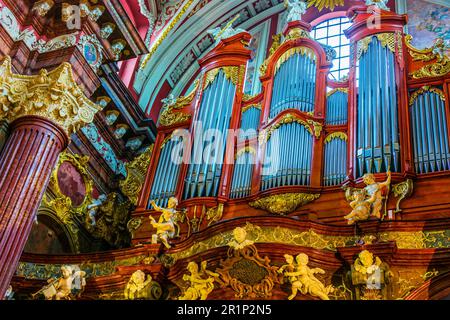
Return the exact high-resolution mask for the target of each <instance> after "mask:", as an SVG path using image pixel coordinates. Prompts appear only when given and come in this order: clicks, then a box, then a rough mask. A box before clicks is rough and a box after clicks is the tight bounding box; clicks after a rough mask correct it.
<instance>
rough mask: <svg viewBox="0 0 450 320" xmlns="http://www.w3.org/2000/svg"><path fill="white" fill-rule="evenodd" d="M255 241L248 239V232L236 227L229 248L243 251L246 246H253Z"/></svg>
mask: <svg viewBox="0 0 450 320" xmlns="http://www.w3.org/2000/svg"><path fill="white" fill-rule="evenodd" d="M254 243H255V242H254V241H253V240H249V239H247V231H245V229H244V228H241V227H236V228H234V230H233V239H232V240H231V241H230V242H228V246H229V247H230V248H233V249H234V250H241V249H243V248H244V247H246V246H250V245H253V244H254Z"/></svg>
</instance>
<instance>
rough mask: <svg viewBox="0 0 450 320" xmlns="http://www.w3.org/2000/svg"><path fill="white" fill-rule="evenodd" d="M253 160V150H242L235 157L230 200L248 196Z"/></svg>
mask: <svg viewBox="0 0 450 320" xmlns="http://www.w3.org/2000/svg"><path fill="white" fill-rule="evenodd" d="M254 160H255V151H254V150H252V151H247V150H244V152H241V153H239V152H238V154H237V155H236V161H235V164H234V172H233V181H232V184H231V192H230V198H232V199H236V198H243V197H247V196H249V195H250V190H251V186H252V173H253V164H254Z"/></svg>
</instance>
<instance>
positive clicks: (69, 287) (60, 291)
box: [32, 266, 86, 300]
mask: <svg viewBox="0 0 450 320" xmlns="http://www.w3.org/2000/svg"><path fill="white" fill-rule="evenodd" d="M61 274H62V277H60V278H58V279H53V278H51V279H48V280H47V282H48V283H49V284H48V285H46V286H44V287H43V288H42V289H41V290H39V291H38V292H36V293H34V294H32V296H33V297H35V296H36V295H37V294H40V293H42V294H43V295H44V297H45V299H46V300H61V299H64V300H71V299H73V297H74V296H75V295H77V296H80V295H81V293H82V292H83V291H84V287H85V286H86V279H85V277H86V272H84V271H80V270H79V271H74V270H73V269H72V267H70V266H62V267H61Z"/></svg>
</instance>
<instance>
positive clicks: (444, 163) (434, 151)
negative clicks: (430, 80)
mask: <svg viewBox="0 0 450 320" xmlns="http://www.w3.org/2000/svg"><path fill="white" fill-rule="evenodd" d="M409 104H410V119H411V120H410V121H411V127H412V140H413V151H414V169H415V171H416V172H417V173H428V172H435V171H443V170H449V169H450V152H449V144H448V129H447V119H448V116H447V114H448V111H447V112H446V111H445V97H444V93H443V92H442V90H440V89H438V88H425V89H423V88H422V89H419V90H417V91H414V92H413V93H412V94H411V100H410V103H409Z"/></svg>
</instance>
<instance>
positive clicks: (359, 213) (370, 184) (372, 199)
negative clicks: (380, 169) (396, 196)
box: [344, 170, 391, 224]
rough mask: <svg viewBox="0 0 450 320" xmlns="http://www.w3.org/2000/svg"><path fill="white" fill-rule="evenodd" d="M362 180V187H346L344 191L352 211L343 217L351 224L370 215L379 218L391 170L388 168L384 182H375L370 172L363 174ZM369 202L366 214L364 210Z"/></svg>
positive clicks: (387, 189)
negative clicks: (368, 211)
mask: <svg viewBox="0 0 450 320" xmlns="http://www.w3.org/2000/svg"><path fill="white" fill-rule="evenodd" d="M363 181H364V183H365V184H366V186H365V187H364V189H362V190H358V189H355V188H348V189H347V190H346V192H345V196H346V198H347V200H348V201H352V202H350V206H351V207H352V208H353V211H352V212H351V213H350V214H348V215H346V216H345V217H344V218H345V219H348V220H349V221H348V223H349V224H353V223H354V222H355V221H358V220H367V219H368V218H369V217H370V216H374V217H376V218H378V219H381V209H382V207H383V202H384V200H385V199H384V196H385V195H387V194H388V193H389V186H390V184H391V171H389V170H388V172H387V179H386V181H384V182H376V181H375V176H374V175H373V174H372V173H366V174H365V175H364V176H363ZM363 190H364V191H363ZM355 191H356V192H355ZM363 195H364V198H363ZM369 204H370V214H369V215H367V212H366V210H367V208H368V206H369Z"/></svg>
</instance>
